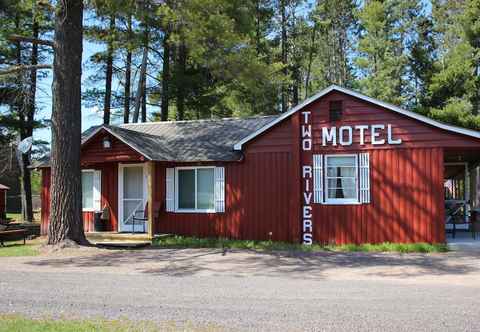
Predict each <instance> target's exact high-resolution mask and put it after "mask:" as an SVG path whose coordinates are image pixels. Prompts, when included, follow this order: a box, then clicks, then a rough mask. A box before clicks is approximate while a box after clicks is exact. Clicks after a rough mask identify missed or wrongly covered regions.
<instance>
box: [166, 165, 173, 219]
mask: <svg viewBox="0 0 480 332" xmlns="http://www.w3.org/2000/svg"><path fill="white" fill-rule="evenodd" d="M174 181H175V168H167V174H166V179H165V183H166V188H165V200H166V204H165V209H166V211H167V212H173V211H175V182H174Z"/></svg>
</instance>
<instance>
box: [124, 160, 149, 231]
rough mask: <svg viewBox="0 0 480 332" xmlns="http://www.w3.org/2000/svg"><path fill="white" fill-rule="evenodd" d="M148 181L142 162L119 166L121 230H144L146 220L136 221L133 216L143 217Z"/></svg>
mask: <svg viewBox="0 0 480 332" xmlns="http://www.w3.org/2000/svg"><path fill="white" fill-rule="evenodd" d="M146 191H147V181H146V172H145V168H144V167H143V165H141V164H135V165H120V166H119V217H120V218H119V231H120V232H139V233H141V232H143V231H144V230H145V231H147V227H146V225H145V228H144V227H143V224H144V222H141V221H138V220H136V221H135V227H134V225H133V216H134V215H135V214H136V216H137V217H143V213H144V212H139V211H144V210H145V203H146V202H147V193H146Z"/></svg>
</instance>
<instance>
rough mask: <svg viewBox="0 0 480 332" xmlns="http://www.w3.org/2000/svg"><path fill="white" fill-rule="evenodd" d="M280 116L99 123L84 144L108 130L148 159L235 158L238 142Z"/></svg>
mask: <svg viewBox="0 0 480 332" xmlns="http://www.w3.org/2000/svg"><path fill="white" fill-rule="evenodd" d="M276 118H277V116H261V117H250V118H225V119H209V120H192V121H164V122H143V123H129V124H121V125H119V126H105V125H104V126H96V127H92V128H89V129H88V130H86V131H85V132H84V133H83V134H82V145H83V144H86V143H87V142H88V141H90V139H91V138H93V137H94V136H95V135H96V134H97V133H99V132H100V131H101V130H105V131H107V132H108V133H110V134H111V135H112V136H114V137H116V138H117V139H119V140H120V141H122V142H123V143H125V144H127V145H128V146H130V147H131V148H132V149H134V150H135V151H137V152H138V153H140V154H141V155H143V156H144V157H145V158H147V159H148V160H154V161H179V162H199V161H234V160H239V159H240V158H241V154H240V153H239V152H238V151H234V150H233V146H234V144H235V143H236V142H238V141H239V140H241V139H242V138H244V137H246V136H248V135H249V134H251V133H252V132H255V131H256V130H258V129H260V128H262V127H264V126H265V125H267V124H268V123H270V122H272V121H274V120H275V119H276Z"/></svg>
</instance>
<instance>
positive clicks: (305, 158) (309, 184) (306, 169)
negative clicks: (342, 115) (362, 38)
mask: <svg viewBox="0 0 480 332" xmlns="http://www.w3.org/2000/svg"><path fill="white" fill-rule="evenodd" d="M311 123H312V112H310V111H303V112H302V114H301V117H300V137H301V140H300V145H301V146H300V151H301V153H300V160H301V161H300V162H301V172H302V176H301V179H302V198H301V199H302V204H301V224H302V227H301V230H302V243H303V244H306V245H311V244H312V242H313V222H312V220H313V217H312V203H313V167H312V147H313V136H312V124H311Z"/></svg>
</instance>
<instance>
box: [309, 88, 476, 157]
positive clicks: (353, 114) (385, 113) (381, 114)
mask: <svg viewBox="0 0 480 332" xmlns="http://www.w3.org/2000/svg"><path fill="white" fill-rule="evenodd" d="M331 100H342V101H343V105H344V110H343V116H342V120H341V121H337V122H333V123H330V122H329V103H330V101H331ZM306 109H308V110H310V111H312V113H313V124H312V127H313V137H314V152H319V153H320V151H322V150H323V149H324V147H323V146H322V129H321V128H322V127H330V126H336V127H337V130H338V128H339V127H341V126H355V125H372V124H384V125H387V124H392V128H393V137H394V138H401V139H402V141H403V143H402V144H401V145H398V146H395V148H411V147H442V148H447V147H454V148H461V147H463V148H469V147H470V148H476V149H478V148H479V147H480V146H479V143H480V141H479V140H478V139H475V138H471V137H467V136H464V135H460V134H455V133H452V132H448V131H445V130H442V129H439V128H436V127H433V126H430V125H428V124H425V123H422V122H420V121H418V120H414V119H412V118H409V117H407V116H405V115H401V114H398V113H395V112H393V111H390V110H387V109H384V108H382V107H379V106H376V105H373V104H370V103H368V102H365V101H362V100H360V99H357V98H354V97H351V96H347V95H345V94H342V93H339V92H332V93H330V94H328V95H327V96H325V97H324V98H321V99H320V100H318V101H317V102H315V103H313V104H311V105H310V106H308V107H307V108H306ZM385 129H386V128H385ZM353 134H354V136H353V144H352V145H351V146H337V148H336V151H342V150H351V149H356V150H357V149H371V148H372V145H371V144H370V142H371V141H370V138H371V137H370V132H369V131H368V132H367V134H366V135H365V145H363V146H362V145H360V144H359V139H360V138H359V137H360V135H359V133H358V131H356V130H354V131H353ZM337 135H338V133H337ZM382 138H384V137H382ZM337 141H338V137H337ZM389 148H392V146H389V145H386V144H385V145H376V146H375V149H389Z"/></svg>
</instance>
